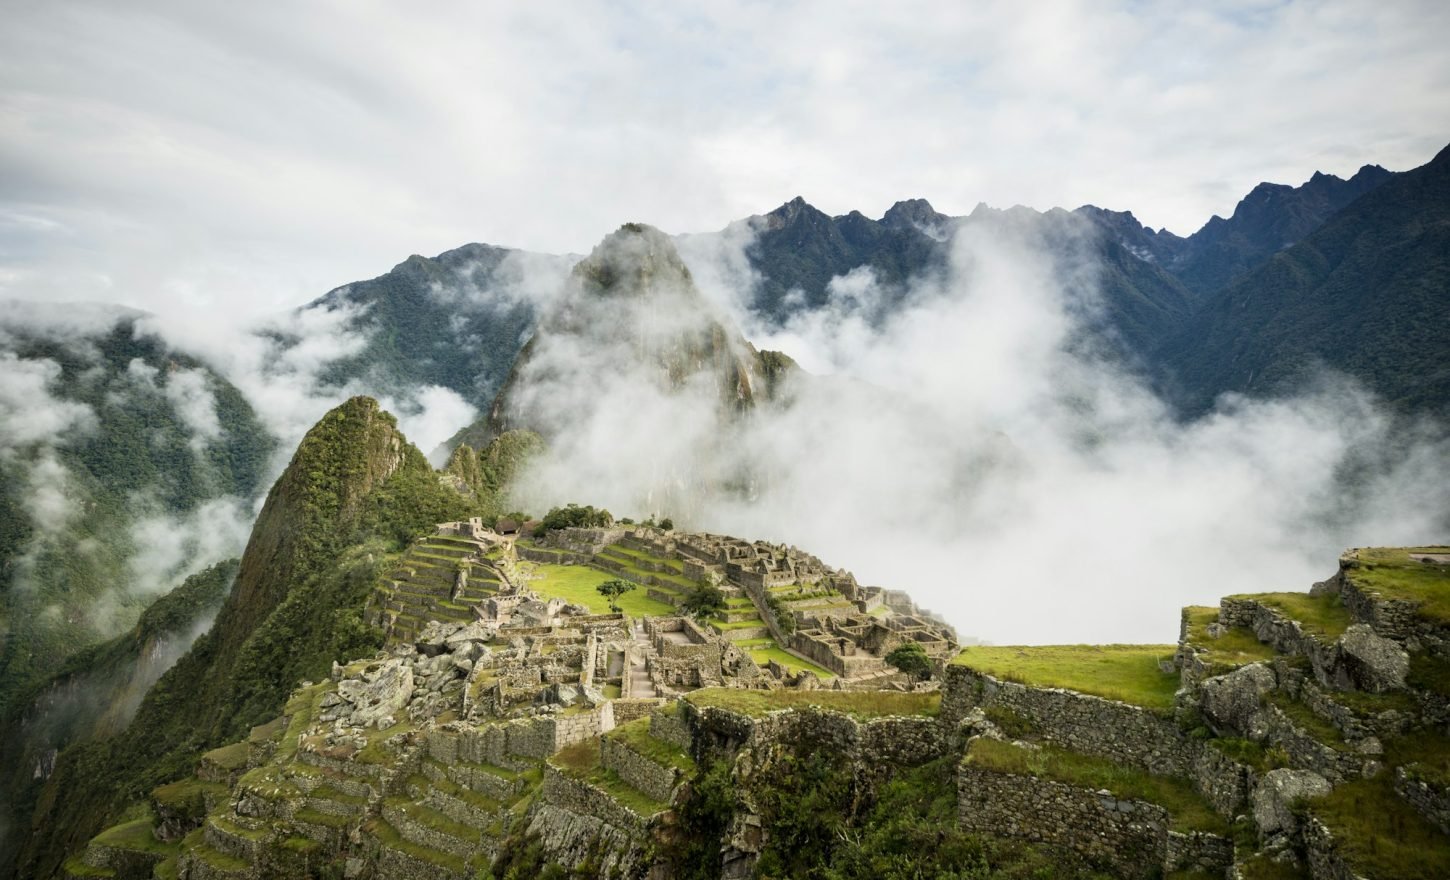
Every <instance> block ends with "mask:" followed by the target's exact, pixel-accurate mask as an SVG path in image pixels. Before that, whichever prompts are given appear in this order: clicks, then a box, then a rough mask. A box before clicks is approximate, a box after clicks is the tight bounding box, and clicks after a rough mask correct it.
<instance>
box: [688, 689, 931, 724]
mask: <svg viewBox="0 0 1450 880" xmlns="http://www.w3.org/2000/svg"><path fill="white" fill-rule="evenodd" d="M684 698H685V699H686V700H688V701H689V702H690V703H691V704H692V705H695V706H698V707H700V708H705V707H709V706H715V707H718V708H721V709H729V710H731V711H734V712H741V713H743V714H746V715H754V716H760V715H764V714H766V713H767V712H772V711H774V710H776V709H798V708H802V707H806V706H814V707H817V708H820V709H834V710H836V711H837V712H844V713H846V714H848V715H854V716H856V717H858V718H876V717H880V716H883V715H936V714H937V712H939V711H940V710H941V694H940V693H930V694H906V693H901V692H899V691H755V690H740V689H737V688H719V687H715V688H704V689H703V690H698V691H692V692H691V693H689V694H686V695H685V697H684Z"/></svg>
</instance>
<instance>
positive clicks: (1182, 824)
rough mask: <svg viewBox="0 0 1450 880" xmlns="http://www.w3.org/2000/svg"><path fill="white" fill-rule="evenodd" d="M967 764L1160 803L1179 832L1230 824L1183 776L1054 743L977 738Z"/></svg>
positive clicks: (1219, 829) (1218, 829) (1224, 828)
mask: <svg viewBox="0 0 1450 880" xmlns="http://www.w3.org/2000/svg"><path fill="white" fill-rule="evenodd" d="M967 763H968V764H970V765H972V766H974V767H980V768H982V769H985V770H993V771H996V772H999V773H1011V774H1015V775H1019V776H1036V777H1039V778H1042V779H1051V780H1055V781H1057V782H1063V783H1066V784H1068V785H1073V786H1077V787H1079V788H1088V789H1094V790H1096V789H1107V790H1108V791H1111V792H1112V793H1113V794H1115V795H1117V796H1118V797H1119V798H1124V799H1129V800H1143V801H1148V802H1150V803H1154V804H1158V805H1159V806H1161V807H1163V808H1164V809H1166V810H1167V811H1168V812H1169V814H1170V815H1171V816H1172V824H1173V827H1174V828H1175V829H1176V830H1179V831H1208V832H1211V833H1213V834H1228V831H1229V828H1228V823H1227V822H1226V821H1225V820H1224V818H1223V817H1222V816H1220V815H1218V814H1217V813H1215V812H1214V811H1213V807H1211V806H1210V805H1209V803H1208V801H1206V800H1204V799H1203V796H1202V795H1200V794H1199V793H1198V792H1197V791H1196V790H1195V789H1194V787H1193V785H1192V784H1191V783H1189V782H1188V781H1187V780H1185V779H1177V778H1174V777H1171V776H1154V775H1152V774H1150V773H1144V772H1143V771H1141V770H1134V769H1132V768H1129V767H1124V766H1122V765H1120V764H1117V763H1115V762H1113V761H1111V760H1108V759H1106V758H1094V757H1089V756H1087V755H1080V754H1077V753H1076V752H1069V751H1067V750H1065V749H1059V748H1055V747H1052V746H1043V747H1041V748H1036V749H1029V748H1023V747H1021V746H1015V745H1012V744H1011V743H1005V742H999V741H997V740H990V739H979V740H976V741H975V742H973V743H972V747H971V750H970V751H969V752H968V753H967Z"/></svg>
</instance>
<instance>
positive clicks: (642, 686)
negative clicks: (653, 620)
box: [629, 621, 659, 699]
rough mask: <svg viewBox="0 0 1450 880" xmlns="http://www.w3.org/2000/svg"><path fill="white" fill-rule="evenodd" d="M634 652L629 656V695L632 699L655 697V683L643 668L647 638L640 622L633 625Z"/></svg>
mask: <svg viewBox="0 0 1450 880" xmlns="http://www.w3.org/2000/svg"><path fill="white" fill-rule="evenodd" d="M633 635H634V650H633V651H630V652H629V653H630V655H631V656H632V657H633V658H634V660H633V662H632V663H631V665H630V667H629V695H630V697H632V698H636V699H640V698H644V697H655V696H659V694H658V693H657V692H656V691H655V683H654V682H653V681H651V680H650V677H649V670H648V669H647V668H646V667H645V663H644V658H645V654H646V653H648V652H649V637H648V636H646V635H645V633H644V624H643V623H641V622H640V621H635V623H634V633H633Z"/></svg>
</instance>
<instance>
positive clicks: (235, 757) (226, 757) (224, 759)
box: [201, 742, 247, 770]
mask: <svg viewBox="0 0 1450 880" xmlns="http://www.w3.org/2000/svg"><path fill="white" fill-rule="evenodd" d="M201 758H202V760H203V761H209V762H211V763H213V764H215V765H217V766H218V767H221V768H222V769H223V770H240V769H241V768H243V767H245V766H247V744H246V743H244V742H235V743H232V744H231V745H226V746H222V747H221V748H219V749H212V750H211V751H209V752H207V753H206V754H204V755H202V756H201Z"/></svg>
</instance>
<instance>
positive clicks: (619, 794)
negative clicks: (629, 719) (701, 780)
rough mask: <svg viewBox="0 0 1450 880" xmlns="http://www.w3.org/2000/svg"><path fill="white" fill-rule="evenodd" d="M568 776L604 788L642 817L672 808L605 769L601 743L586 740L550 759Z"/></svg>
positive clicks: (595, 740)
mask: <svg viewBox="0 0 1450 880" xmlns="http://www.w3.org/2000/svg"><path fill="white" fill-rule="evenodd" d="M549 761H550V762H551V763H553V765H554V766H555V767H558V768H559V769H560V770H561V771H563V772H564V773H565V774H567V775H569V776H572V777H573V778H575V779H578V780H581V781H583V782H588V783H590V784H592V785H596V786H598V787H599V788H602V789H604V790H605V791H606V792H608V793H609V795H610V796H611V797H613V798H614V799H615V800H617V801H619V802H620V803H621V804H623V805H625V806H626V807H628V808H630V809H631V810H633V811H634V812H636V813H638V814H639V815H641V816H653V815H654V814H655V813H658V812H661V811H663V810H666V809H668V808H669V804H665V803H661V802H659V801H657V800H655V799H654V798H652V797H650V796H649V795H647V794H645V793H644V792H642V791H640V790H638V789H636V788H633V787H631V786H630V785H628V784H627V783H625V782H624V780H622V779H620V778H619V774H617V773H615V772H614V771H613V770H606V769H605V768H604V765H603V764H601V763H600V759H599V740H598V739H597V738H595V739H586V740H584V741H583V742H579V743H575V744H573V745H572V746H567V747H565V748H564V749H561V750H560V751H558V752H556V753H555V754H554V756H553V757H552V758H550V759H549Z"/></svg>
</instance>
